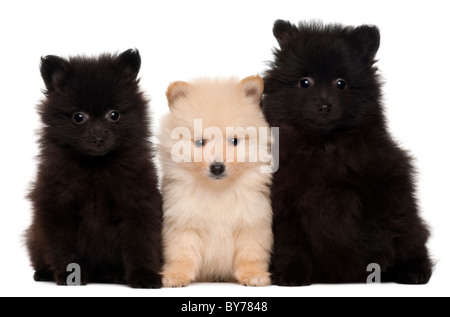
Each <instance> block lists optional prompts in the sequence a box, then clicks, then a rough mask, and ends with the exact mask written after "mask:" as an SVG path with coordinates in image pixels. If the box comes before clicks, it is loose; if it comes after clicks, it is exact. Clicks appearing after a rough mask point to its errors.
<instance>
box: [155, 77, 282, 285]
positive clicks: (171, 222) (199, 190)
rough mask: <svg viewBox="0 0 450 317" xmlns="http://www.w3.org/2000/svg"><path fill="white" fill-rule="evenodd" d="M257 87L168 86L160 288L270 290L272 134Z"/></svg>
mask: <svg viewBox="0 0 450 317" xmlns="http://www.w3.org/2000/svg"><path fill="white" fill-rule="evenodd" d="M262 92H263V80H262V79H261V77H259V76H250V77H247V78H245V79H243V80H240V81H239V80H237V79H234V78H232V79H198V80H196V81H193V82H190V83H187V82H180V81H178V82H174V83H172V84H170V86H169V88H168V89H167V92H166V95H167V99H168V103H169V108H170V113H169V114H168V115H167V116H166V117H165V118H164V119H163V121H162V125H161V133H160V135H159V145H160V159H161V164H162V171H163V180H162V194H163V210H164V220H163V248H164V259H165V264H164V267H163V273H162V274H163V285H164V286H166V287H177V286H186V285H188V284H189V283H190V282H192V281H229V282H236V281H237V282H238V283H240V284H242V285H254V286H263V285H269V284H270V275H269V273H268V264H269V259H270V252H271V248H272V243H273V236H272V229H271V225H272V210H271V204H270V190H269V186H270V184H271V174H270V172H269V170H270V168H269V166H270V163H271V162H270V159H271V155H270V141H271V139H270V129H269V127H268V125H267V123H266V121H265V119H264V116H263V114H262V112H261V109H260V100H261V96H262Z"/></svg>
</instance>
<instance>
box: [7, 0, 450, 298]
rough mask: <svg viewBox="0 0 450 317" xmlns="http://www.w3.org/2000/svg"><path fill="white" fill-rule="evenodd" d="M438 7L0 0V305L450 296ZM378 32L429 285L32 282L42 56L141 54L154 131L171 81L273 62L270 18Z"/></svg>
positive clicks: (444, 84)
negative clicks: (410, 174)
mask: <svg viewBox="0 0 450 317" xmlns="http://www.w3.org/2000/svg"><path fill="white" fill-rule="evenodd" d="M446 12H448V5H447V4H446V1H436V0H430V1H426V2H423V1H378V2H377V3H376V4H375V3H374V2H371V4H370V5H369V4H368V2H366V1H344V0H342V1H299V0H297V1H284V0H276V1H248V0H245V1H242V0H238V1H235V0H232V1H192V0H191V1H159V2H156V1H133V0H128V1H90V0H89V1H85V0H77V1H20V2H19V1H16V2H12V1H8V2H7V1H2V2H1V3H0V35H1V36H0V43H1V49H0V91H1V97H2V99H1V110H0V114H1V115H0V118H1V121H0V131H1V132H0V138H1V140H0V145H1V154H0V195H1V196H0V204H1V205H0V206H1V217H2V219H1V221H0V235H1V237H0V246H1V248H0V250H1V251H0V252H1V259H0V295H1V296H449V295H450V291H449V290H450V288H449V287H448V283H449V282H450V278H449V272H450V265H449V264H450V263H449V261H450V248H449V247H448V243H449V242H450V230H449V229H448V226H449V219H450V215H449V214H450V208H449V205H450V204H449V198H448V197H447V195H448V192H449V189H450V188H449V185H448V180H449V179H450V173H449V170H450V168H449V166H450V164H449V162H450V155H449V150H448V148H449V143H450V142H449V140H448V138H449V137H450V133H449V132H450V128H449V124H448V122H449V115H450V100H449V98H448V90H449V88H448V76H449V71H450V67H449V61H448V60H449V56H450V54H449V53H450V52H449V48H448V47H449V46H448V44H447V43H448V39H449V31H450V26H449V22H448V17H447V14H446ZM280 18H282V19H288V20H290V21H292V22H297V21H299V20H301V19H306V20H310V19H321V20H323V21H324V22H341V23H343V24H350V25H359V24H375V25H377V26H379V28H380V30H381V47H380V50H379V53H378V58H379V63H378V66H379V68H380V70H381V74H382V76H383V79H384V80H385V82H386V84H385V85H384V89H383V91H384V100H385V104H386V110H387V111H386V114H387V117H388V119H389V127H390V130H391V132H392V134H393V135H394V136H395V137H396V138H397V139H398V140H401V142H402V145H403V146H404V147H405V148H406V149H408V150H410V151H411V153H412V154H413V155H414V156H415V157H416V167H417V170H418V172H419V182H418V184H417V185H418V198H419V202H420V206H421V209H422V210H423V213H422V215H423V217H424V219H425V220H426V221H427V222H428V223H429V225H430V227H431V228H432V232H433V236H432V238H431V240H430V243H429V247H430V250H431V252H432V254H433V257H434V258H435V259H436V260H437V265H436V268H435V272H434V274H433V276H432V278H431V280H430V282H429V284H427V285H423V286H405V285H396V284H382V285H366V284H359V285H353V284H348V285H313V286H309V287H277V286H270V287H264V288H254V287H243V286H239V285H235V284H216V283H203V284H200V283H196V284H193V285H190V286H188V287H185V288H182V289H159V290H134V289H131V288H129V287H127V286H120V285H99V284H90V285H88V286H84V287H58V286H56V285H54V284H53V283H36V282H34V281H33V279H32V274H33V271H32V269H31V267H30V265H29V261H28V258H27V254H26V251H25V248H24V247H23V244H22V237H21V235H22V233H23V231H24V230H25V228H26V227H27V226H28V224H29V223H30V221H31V210H30V204H29V202H28V201H27V200H25V199H24V196H25V194H26V189H27V187H28V186H29V183H30V181H31V180H32V179H33V178H34V175H35V171H36V168H35V165H36V162H35V160H34V156H35V155H36V154H37V153H38V152H37V145H36V136H35V134H34V131H35V130H36V129H37V128H38V127H39V126H40V123H39V118H38V116H37V114H36V111H35V105H36V103H37V102H38V100H39V99H41V98H42V97H43V95H42V94H41V92H40V89H42V88H43V87H44V85H43V82H42V79H41V77H40V74H39V61H40V60H39V59H40V57H41V56H43V55H47V54H56V55H62V56H68V55H77V54H83V53H84V54H87V55H92V54H98V53H101V52H119V51H124V50H126V49H128V48H138V49H139V51H140V53H141V57H142V68H141V72H140V77H141V78H142V79H141V85H142V89H143V90H144V91H145V92H146V93H147V94H148V95H149V96H150V97H151V99H152V102H151V105H152V111H153V114H154V121H155V125H154V128H155V129H157V123H158V122H159V118H160V117H161V115H163V114H164V113H166V111H167V102H166V99H165V90H166V88H167V86H168V84H169V82H171V81H175V80H189V79H191V78H194V77H197V76H238V77H241V78H243V77H245V76H248V75H252V74H256V73H262V72H263V71H264V70H265V69H266V67H267V61H269V60H271V59H272V52H271V51H272V48H273V46H274V45H275V44H276V41H275V39H274V37H273V35H272V25H273V22H274V20H276V19H280Z"/></svg>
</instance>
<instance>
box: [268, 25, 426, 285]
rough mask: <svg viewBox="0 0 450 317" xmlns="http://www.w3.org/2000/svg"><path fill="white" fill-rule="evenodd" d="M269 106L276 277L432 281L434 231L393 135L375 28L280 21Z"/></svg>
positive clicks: (294, 281)
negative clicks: (274, 161) (275, 152)
mask: <svg viewBox="0 0 450 317" xmlns="http://www.w3.org/2000/svg"><path fill="white" fill-rule="evenodd" d="M273 33H274V35H275V37H276V39H277V41H278V43H279V46H280V48H279V49H276V50H275V60H274V62H273V64H272V65H271V68H270V69H269V70H268V71H267V73H266V74H265V76H264V84H265V96H264V100H263V109H264V113H265V115H266V118H267V120H268V122H269V124H270V125H271V126H273V127H279V135H280V137H279V140H280V144H279V148H280V153H279V157H280V162H279V169H278V171H277V172H276V173H275V175H274V179H273V188H272V196H271V198H272V208H273V214H274V219H273V231H274V250H273V254H272V260H271V269H270V270H271V272H272V282H273V283H274V284H278V285H308V284H311V283H339V282H365V281H366V279H367V278H368V275H369V273H368V272H367V271H366V270H367V267H368V265H369V264H371V263H375V264H378V265H379V267H380V271H381V272H380V275H381V276H380V279H381V281H394V282H398V283H414V284H415V283H417V284H420V283H427V282H428V280H429V278H430V276H431V272H432V261H431V260H430V257H429V254H428V250H427V247H426V242H427V239H428V237H429V230H428V229H427V226H426V225H425V224H424V222H423V220H422V219H421V218H420V216H419V212H418V207H417V202H416V198H415V193H414V190H415V186H414V172H413V167H412V164H411V159H410V157H409V155H408V154H407V153H406V152H405V151H404V150H402V149H401V148H400V147H399V146H398V145H397V144H396V143H395V142H394V140H393V138H392V137H391V136H390V135H389V133H388V130H387V128H386V120H385V118H384V115H383V109H382V105H381V102H380V96H381V89H380V87H381V85H380V82H379V79H378V76H377V69H376V67H374V63H375V62H376V61H375V54H376V52H377V50H378V47H379V44H380V34H379V31H378V28H376V27H373V26H367V25H362V26H359V27H344V26H342V25H338V24H332V25H323V24H321V23H310V24H308V23H300V24H299V25H298V26H296V25H293V24H291V23H289V22H287V21H281V20H278V21H276V22H275V24H274V27H273Z"/></svg>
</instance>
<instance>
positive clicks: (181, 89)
mask: <svg viewBox="0 0 450 317" xmlns="http://www.w3.org/2000/svg"><path fill="white" fill-rule="evenodd" d="M189 89H190V85H189V83H187V82H185V81H175V82H173V83H171V84H170V85H169V87H168V88H167V91H166V97H167V101H168V102H169V108H172V106H173V103H174V102H175V101H176V100H177V99H179V98H183V97H186V95H187V94H188V91H189Z"/></svg>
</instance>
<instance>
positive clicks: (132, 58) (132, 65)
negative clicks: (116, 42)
mask: <svg viewBox="0 0 450 317" xmlns="http://www.w3.org/2000/svg"><path fill="white" fill-rule="evenodd" d="M119 63H120V65H121V66H122V67H123V70H124V72H125V74H126V75H127V76H129V77H130V78H131V79H133V80H134V79H136V77H137V75H138V73H139V69H140V68H141V56H140V55H139V51H138V50H137V49H129V50H126V51H125V52H123V53H122V54H120V55H119Z"/></svg>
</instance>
